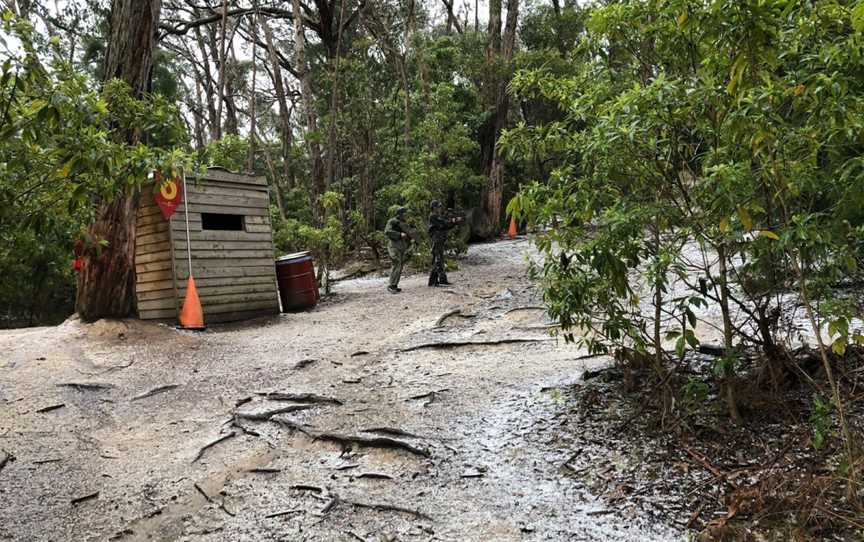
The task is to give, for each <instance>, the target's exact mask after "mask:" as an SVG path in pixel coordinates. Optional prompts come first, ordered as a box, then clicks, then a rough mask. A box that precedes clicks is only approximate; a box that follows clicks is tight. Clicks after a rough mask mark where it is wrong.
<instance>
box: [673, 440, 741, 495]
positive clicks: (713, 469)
mask: <svg viewBox="0 0 864 542" xmlns="http://www.w3.org/2000/svg"><path fill="white" fill-rule="evenodd" d="M681 449H682V450H684V451H685V452H687V453H688V454H689V455H690V456H691V457H692V458H693V459H695V460H696V461H697V462H698V463H699V464H700V465H702V466H703V467H705V469H706V470H707V471H708V472H710V473H711V474H713V475H714V476H715V477H716V478H719V479H721V480H723V481H724V482H726V483H727V484H729V485H730V486H732V487H733V488H734V489H735V490H737V489H738V485H737V484H736V483H735V482H733V481H732V480H730V479H729V477H728V476H727V475H726V473H724V472H721V471H720V469H718V468H717V467H715V466H714V465H712V464H711V462H710V461H708V459H707V458H706V457H705V456H703V455H702V454H700V453H698V452H694V451H693V450H691V449H690V448H688V447H687V446H683V445H682V446H681Z"/></svg>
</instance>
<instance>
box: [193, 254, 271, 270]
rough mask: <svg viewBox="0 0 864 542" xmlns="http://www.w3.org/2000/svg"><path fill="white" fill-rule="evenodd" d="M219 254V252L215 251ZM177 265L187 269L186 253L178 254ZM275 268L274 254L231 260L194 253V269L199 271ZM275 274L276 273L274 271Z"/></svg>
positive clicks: (220, 256) (225, 257)
mask: <svg viewBox="0 0 864 542" xmlns="http://www.w3.org/2000/svg"><path fill="white" fill-rule="evenodd" d="M213 252H218V251H213ZM176 259H177V263H178V265H179V266H180V268H181V269H185V267H186V265H185V262H186V251H185V250H184V251H183V252H180V251H178V252H177V256H176ZM220 265H221V266H222V267H274V266H275V265H276V263H275V260H274V259H273V254H272V253H268V254H264V255H263V256H261V255H259V256H255V257H250V258H243V257H237V258H229V257H228V256H224V255H210V256H207V257H204V256H199V255H198V254H196V253H194V252H193V253H192V269H193V270H194V269H198V268H199V267H216V266H220ZM274 273H275V271H274Z"/></svg>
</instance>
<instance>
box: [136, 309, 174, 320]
mask: <svg viewBox="0 0 864 542" xmlns="http://www.w3.org/2000/svg"><path fill="white" fill-rule="evenodd" d="M138 318H140V319H141V320H165V319H172V320H173V319H175V318H177V309H159V310H141V309H138Z"/></svg>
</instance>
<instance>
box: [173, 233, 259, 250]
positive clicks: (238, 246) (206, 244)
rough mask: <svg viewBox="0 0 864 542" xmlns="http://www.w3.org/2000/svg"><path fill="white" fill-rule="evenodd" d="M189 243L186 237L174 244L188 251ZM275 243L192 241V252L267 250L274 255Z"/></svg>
mask: <svg viewBox="0 0 864 542" xmlns="http://www.w3.org/2000/svg"><path fill="white" fill-rule="evenodd" d="M187 246H188V243H187V242H186V238H185V236H184V237H183V238H181V239H178V240H177V241H176V242H175V243H174V248H175V249H177V250H186V247H187ZM272 247H273V243H271V242H270V241H269V240H266V239H262V240H260V241H198V240H196V239H194V238H193V239H192V250H193V251H195V250H256V249H257V250H267V251H270V253H271V254H272V253H273V252H272V250H271V249H272Z"/></svg>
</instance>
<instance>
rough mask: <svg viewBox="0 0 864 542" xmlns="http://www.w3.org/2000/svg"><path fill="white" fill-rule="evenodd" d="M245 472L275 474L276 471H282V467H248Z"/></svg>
mask: <svg viewBox="0 0 864 542" xmlns="http://www.w3.org/2000/svg"><path fill="white" fill-rule="evenodd" d="M246 472H251V473H253V474H276V473H277V472H282V469H268V468H257V469H249V470H247V471H246Z"/></svg>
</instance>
